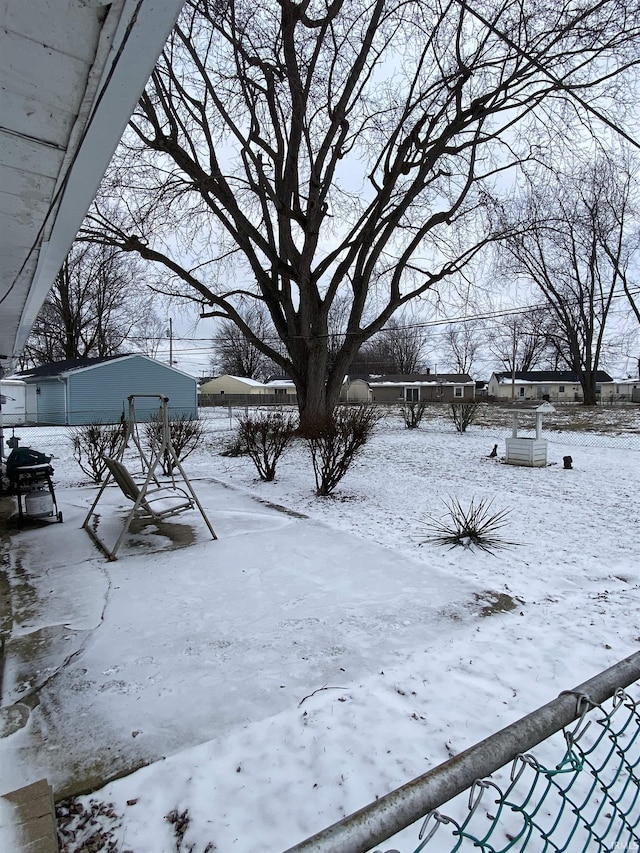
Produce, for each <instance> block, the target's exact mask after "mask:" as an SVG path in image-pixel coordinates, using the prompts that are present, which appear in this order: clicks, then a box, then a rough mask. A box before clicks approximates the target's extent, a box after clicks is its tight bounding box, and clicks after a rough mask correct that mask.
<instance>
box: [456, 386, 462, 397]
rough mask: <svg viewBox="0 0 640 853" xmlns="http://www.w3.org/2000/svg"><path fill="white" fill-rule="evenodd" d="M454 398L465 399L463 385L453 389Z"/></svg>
mask: <svg viewBox="0 0 640 853" xmlns="http://www.w3.org/2000/svg"><path fill="white" fill-rule="evenodd" d="M453 396H454V397H464V388H463V387H462V386H461V385H456V387H455V388H454V389H453Z"/></svg>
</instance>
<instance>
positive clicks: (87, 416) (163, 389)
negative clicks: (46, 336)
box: [16, 354, 198, 425]
mask: <svg viewBox="0 0 640 853" xmlns="http://www.w3.org/2000/svg"><path fill="white" fill-rule="evenodd" d="M18 377H19V378H20V379H22V380H23V381H24V382H25V383H26V385H27V419H28V420H29V422H31V423H37V424H68V425H77V424H86V423H94V422H102V423H116V422H117V421H119V420H120V418H121V417H122V416H123V415H124V416H127V414H128V397H129V395H131V394H161V395H163V396H165V397H168V398H169V414H170V416H172V417H180V416H183V415H184V416H187V417H189V416H190V417H197V414H198V407H197V385H196V380H195V379H194V378H193V377H191V376H189V375H188V374H186V373H183V372H182V371H181V370H176V369H175V368H174V367H169V365H167V364H162V363H161V362H159V361H155V360H154V359H152V358H149V357H148V356H146V355H138V354H134V355H115V356H109V357H106V358H78V359H69V360H67V361H58V362H54V363H52V364H43V365H41V366H40V367H35V368H33V369H32V370H27V371H23V372H22V373H19V374H18ZM16 378H17V377H16ZM157 409H158V403H157V402H156V401H155V400H153V399H149V400H146V399H140V400H136V415H137V417H138V418H139V419H141V420H142V419H144V418H148V417H149V416H150V415H151V414H152V413H154V412H155V411H157Z"/></svg>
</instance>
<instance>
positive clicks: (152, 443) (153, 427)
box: [145, 415, 204, 477]
mask: <svg viewBox="0 0 640 853" xmlns="http://www.w3.org/2000/svg"><path fill="white" fill-rule="evenodd" d="M169 435H170V437H171V444H172V445H173V449H174V450H175V452H176V456H177V457H178V459H179V460H180V462H184V460H185V459H186V458H187V457H188V456H190V455H191V454H192V453H193V451H194V450H195V449H196V447H198V445H199V444H200V442H201V441H202V438H203V436H204V426H203V424H202V421H200V420H198V418H197V417H194V416H193V415H180V416H179V417H173V418H170V419H169ZM145 437H146V440H147V445H148V447H149V449H150V450H151V452H152V453H153V452H154V449H157V448H158V446H159V445H160V443H161V441H162V419H161V418H159V417H158V418H153V419H152V420H150V421H148V422H147V423H146V424H145ZM161 465H162V473H163V474H164V475H165V476H167V477H168V476H170V474H171V472H172V471H173V469H174V468H175V463H174V461H173V459H172V458H171V455H170V454H169V453H168V452H167V450H165V451H164V453H163V454H162V459H161Z"/></svg>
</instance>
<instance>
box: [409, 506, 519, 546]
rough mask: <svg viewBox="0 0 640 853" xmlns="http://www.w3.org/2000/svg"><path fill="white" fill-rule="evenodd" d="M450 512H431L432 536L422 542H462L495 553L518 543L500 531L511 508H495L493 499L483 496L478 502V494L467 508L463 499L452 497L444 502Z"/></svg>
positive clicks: (451, 544) (461, 543)
mask: <svg viewBox="0 0 640 853" xmlns="http://www.w3.org/2000/svg"><path fill="white" fill-rule="evenodd" d="M444 504H445V506H446V508H447V514H446V515H445V516H443V517H442V518H433V517H432V516H429V522H430V523H429V524H428V525H427V532H428V533H429V536H428V537H427V538H426V539H424V540H423V541H422V542H421V543H420V544H421V545H422V544H424V543H426V542H431V543H434V544H436V545H449V547H450V548H455V547H456V546H457V545H461V546H462V547H463V548H472V547H476V548H480V550H482V551H486V552H487V553H489V554H491V553H493V552H494V551H497V550H499V549H502V548H508V547H509V546H512V545H516V544H517V543H515V542H508V541H507V540H505V539H503V538H502V536H501V535H500V534H499V533H498V531H499V530H501V529H502V528H503V527H504V526H505V525H506V523H507V517H508V516H509V515H510V513H511V510H510V509H502V510H499V511H498V512H491V506H492V504H493V500H487V499H486V498H485V499H482V500H479V501H478V502H477V503H476V501H475V499H474V498H472V499H471V503H470V504H469V507H468V508H467V509H464V508H463V506H462V504H461V503H460V501H458V500H456V499H455V498H449V501H448V502H447V501H445V502H444Z"/></svg>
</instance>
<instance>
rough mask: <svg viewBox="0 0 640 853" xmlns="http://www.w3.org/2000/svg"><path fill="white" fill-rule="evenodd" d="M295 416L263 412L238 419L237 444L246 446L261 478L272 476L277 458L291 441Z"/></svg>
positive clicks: (278, 458)
mask: <svg viewBox="0 0 640 853" xmlns="http://www.w3.org/2000/svg"><path fill="white" fill-rule="evenodd" d="M297 426H298V420H297V418H296V417H295V415H285V414H281V413H280V412H266V413H259V414H256V415H245V416H244V417H242V418H239V419H238V444H239V445H241V446H243V447H244V448H246V452H247V454H248V455H249V456H250V457H251V461H252V462H253V464H254V465H255V466H256V470H257V472H258V476H259V477H260V479H261V480H264V481H265V482H267V483H269V482H271V481H272V480H274V479H275V476H276V466H277V464H278V461H279V460H280V457H281V456H282V454H283V453H284V452H285V450H286V449H287V448H288V447H289V445H290V444H291V442H292V441H293V437H294V433H295V431H296V428H297Z"/></svg>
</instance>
